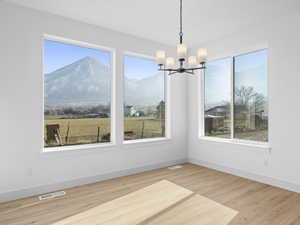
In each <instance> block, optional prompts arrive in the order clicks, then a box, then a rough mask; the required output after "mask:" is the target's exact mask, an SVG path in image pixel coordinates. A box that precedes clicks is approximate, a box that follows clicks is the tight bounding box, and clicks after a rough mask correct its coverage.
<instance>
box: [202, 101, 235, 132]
mask: <svg viewBox="0 0 300 225" xmlns="http://www.w3.org/2000/svg"><path fill="white" fill-rule="evenodd" d="M229 116H230V113H229V112H228V106H224V105H223V106H215V107H212V108H210V109H208V110H205V131H206V132H208V133H210V134H211V132H212V131H217V130H218V129H225V128H224V126H225V123H224V122H225V119H227V117H229Z"/></svg>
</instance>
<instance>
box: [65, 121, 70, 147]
mask: <svg viewBox="0 0 300 225" xmlns="http://www.w3.org/2000/svg"><path fill="white" fill-rule="evenodd" d="M69 131H70V122H69V123H68V128H67V134H66V137H65V142H66V144H67V143H68V141H69Z"/></svg>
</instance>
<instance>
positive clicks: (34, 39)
mask: <svg viewBox="0 0 300 225" xmlns="http://www.w3.org/2000/svg"><path fill="white" fill-rule="evenodd" d="M0 29H1V34H0V62H1V66H0V71H1V75H0V107H1V110H0V140H1V149H0V201H1V197H2V200H8V199H13V198H16V197H21V196H24V195H30V194H35V193H37V192H39V191H40V190H41V189H39V188H38V187H44V186H45V185H46V186H47V185H50V186H51V185H52V186H51V187H52V189H54V187H60V186H55V185H54V186H53V184H59V183H61V182H67V181H71V180H74V179H80V178H87V177H93V176H98V175H101V174H112V173H113V172H117V171H121V170H126V169H129V171H131V170H130V169H135V168H141V167H145V168H146V167H147V168H150V167H148V166H151V165H153V166H154V167H155V166H158V165H166V164H169V163H172V162H173V163H174V162H176V161H178V160H179V161H181V160H184V159H185V158H186V145H187V142H186V127H185V125H186V112H185V111H186V110H185V109H186V107H187V106H186V101H185V100H186V80H185V78H184V77H182V76H178V77H176V76H175V77H173V78H172V80H171V118H170V119H171V124H172V130H171V137H172V139H171V140H169V141H163V142H157V143H144V144H132V145H127V146H124V145H122V144H121V142H122V139H121V138H122V111H121V110H122V92H123V90H122V62H121V60H122V52H123V51H131V52H136V53H141V54H146V55H153V54H154V51H155V50H157V49H166V50H168V51H169V52H170V51H172V50H173V47H171V46H165V45H161V44H158V43H155V42H152V41H148V40H143V39H138V38H135V37H133V36H129V35H125V34H122V33H118V32H114V31H111V30H107V29H102V28H100V27H96V26H93V25H88V24H85V23H80V22H76V21H72V20H69V19H66V18H63V17H59V16H54V15H50V14H45V13H41V12H38V11H34V10H31V9H26V8H21V7H17V6H14V5H11V4H7V3H0ZM43 34H50V35H55V36H60V37H65V38H69V39H74V40H79V41H84V42H88V43H92V44H96V45H100V46H107V47H112V48H115V49H116V51H117V62H116V64H117V68H116V72H117V81H118V82H117V96H118V97H117V100H116V102H117V120H116V122H117V126H116V128H117V131H116V132H117V145H116V146H114V147H109V148H96V149H88V150H78V151H68V152H55V153H41V148H42V144H41V143H42V135H43V128H42V123H43V89H42V88H43V81H42V71H43V69H42V47H43V46H42V44H43V42H42V37H43ZM132 171H134V170H132ZM95 179H96V178H95ZM86 181H87V182H88V180H86ZM75 183H76V182H75ZM77 183H78V182H77ZM50 186H49V187H50ZM31 188H33V189H32V191H27V192H26V191H24V190H22V191H23V192H22V191H21V193H19V192H18V191H20V190H21V189H25V190H26V189H31ZM50 189H51V188H50ZM43 190H45V191H49V189H47V188H46V189H43ZM22 193H23V194H22Z"/></svg>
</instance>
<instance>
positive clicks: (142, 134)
mask: <svg viewBox="0 0 300 225" xmlns="http://www.w3.org/2000/svg"><path fill="white" fill-rule="evenodd" d="M144 128H145V120H143V123H142V133H141V138H144Z"/></svg>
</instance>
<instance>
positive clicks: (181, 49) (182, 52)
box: [177, 44, 187, 59]
mask: <svg viewBox="0 0 300 225" xmlns="http://www.w3.org/2000/svg"><path fill="white" fill-rule="evenodd" d="M177 56H178V58H179V59H184V58H186V56H187V47H186V45H185V44H179V45H177Z"/></svg>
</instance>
